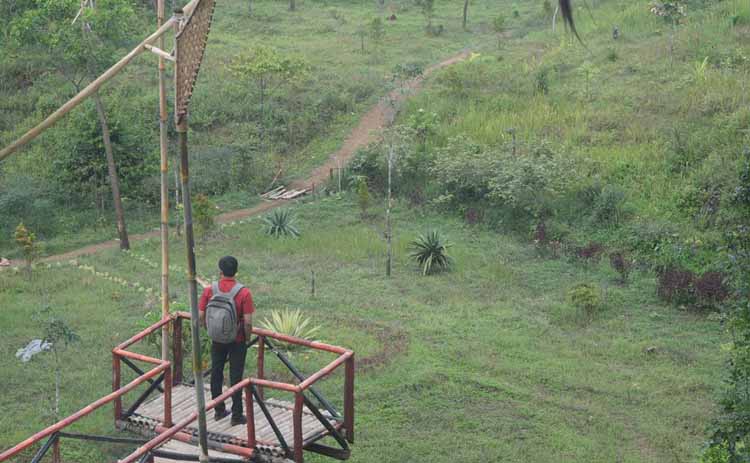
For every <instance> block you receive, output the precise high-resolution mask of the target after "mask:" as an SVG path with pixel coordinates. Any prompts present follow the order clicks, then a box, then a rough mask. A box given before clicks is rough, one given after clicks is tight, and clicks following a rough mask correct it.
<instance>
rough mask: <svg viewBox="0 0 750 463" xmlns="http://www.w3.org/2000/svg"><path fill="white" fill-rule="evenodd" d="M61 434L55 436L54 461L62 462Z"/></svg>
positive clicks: (53, 462)
mask: <svg viewBox="0 0 750 463" xmlns="http://www.w3.org/2000/svg"><path fill="white" fill-rule="evenodd" d="M60 462H61V460H60V435H59V434H58V435H57V436H56V437H55V443H54V444H52V463H60Z"/></svg>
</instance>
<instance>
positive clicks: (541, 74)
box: [534, 69, 549, 95]
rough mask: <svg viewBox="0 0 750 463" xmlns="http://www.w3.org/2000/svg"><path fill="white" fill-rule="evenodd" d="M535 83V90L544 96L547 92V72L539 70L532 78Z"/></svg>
mask: <svg viewBox="0 0 750 463" xmlns="http://www.w3.org/2000/svg"><path fill="white" fill-rule="evenodd" d="M534 80H535V81H536V85H535V90H536V91H537V92H538V93H541V94H542V95H546V94H547V93H548V92H549V70H547V69H540V70H539V71H537V73H536V75H535V76H534Z"/></svg>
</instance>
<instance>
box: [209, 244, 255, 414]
mask: <svg viewBox="0 0 750 463" xmlns="http://www.w3.org/2000/svg"><path fill="white" fill-rule="evenodd" d="M237 267H238V263H237V259H235V258H234V257H232V256H225V257H222V258H221V259H219V276H220V279H219V283H218V284H219V291H221V292H224V293H228V292H230V291H231V290H232V288H234V287H235V285H237V284H239V283H237V281H236V280H235V278H234V276H235V274H236V273H237ZM211 297H213V290H212V288H211V286H208V287H207V288H206V289H204V290H203V294H202V295H201V300H200V304H199V306H198V308H199V309H200V322H201V325H202V326H203V327H205V326H206V306H207V305H208V302H209V301H210V300H211ZM234 303H235V307H236V309H237V319H238V320H240V327H239V329H238V330H237V338H236V339H235V340H234V342H231V343H228V344H224V343H220V342H216V341H211V397H212V398H214V399H215V398H216V397H218V396H219V395H221V393H222V392H223V388H224V365H225V364H226V362H227V359H228V360H229V380H230V381H231V383H232V385H235V384H237V383H238V382H240V381H241V380H242V376H243V374H244V370H245V356H246V354H247V341H248V340H250V337H251V331H252V327H253V315H252V314H253V312H255V306H254V305H253V296H252V294H251V293H250V290H249V289H247V288H244V287H243V288H242V289H241V290H240V291H239V292H238V293H237V295H236V296H235V297H234ZM227 415H229V412H228V411H227V409H226V405H225V404H224V403H221V404H219V405H217V406H216V408H214V418H215V419H216V420H217V421H218V420H220V419H222V418H224V417H226V416H227ZM245 423H247V418H245V416H244V415H243V414H242V391H238V392H236V393H235V394H233V395H232V426H236V425H239V424H245Z"/></svg>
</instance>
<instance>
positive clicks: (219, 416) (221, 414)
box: [214, 410, 230, 421]
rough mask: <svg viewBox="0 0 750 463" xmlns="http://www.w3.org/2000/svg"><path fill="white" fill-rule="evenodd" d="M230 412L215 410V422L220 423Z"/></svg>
mask: <svg viewBox="0 0 750 463" xmlns="http://www.w3.org/2000/svg"><path fill="white" fill-rule="evenodd" d="M229 413H230V412H229V411H227V410H221V411H219V410H214V420H216V421H219V420H222V419H224V418H226V417H228V416H229Z"/></svg>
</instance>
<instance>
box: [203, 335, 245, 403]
mask: <svg viewBox="0 0 750 463" xmlns="http://www.w3.org/2000/svg"><path fill="white" fill-rule="evenodd" d="M246 355H247V346H246V345H245V343H244V342H233V343H230V344H222V343H219V342H213V341H212V342H211V398H213V399H215V398H217V397H219V396H220V395H221V393H222V392H223V390H222V388H223V387H224V365H225V364H226V362H227V359H229V381H231V383H232V386H234V385H235V384H237V383H239V382H240V381H241V380H242V375H243V374H244V371H245V356H246ZM215 410H216V411H217V412H224V411H225V410H226V405H225V404H224V403H223V402H222V403H220V404H219V405H217V406H216V408H215ZM232 416H235V417H239V416H242V391H241V390H240V391H237V392H235V393H234V394H232Z"/></svg>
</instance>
